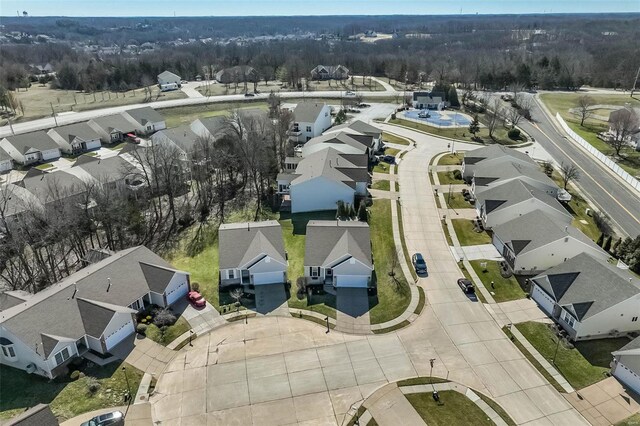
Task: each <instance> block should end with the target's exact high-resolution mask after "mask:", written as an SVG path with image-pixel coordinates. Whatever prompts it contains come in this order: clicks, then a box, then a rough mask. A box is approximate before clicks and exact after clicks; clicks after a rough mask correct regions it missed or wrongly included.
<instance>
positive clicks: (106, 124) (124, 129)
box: [89, 114, 136, 133]
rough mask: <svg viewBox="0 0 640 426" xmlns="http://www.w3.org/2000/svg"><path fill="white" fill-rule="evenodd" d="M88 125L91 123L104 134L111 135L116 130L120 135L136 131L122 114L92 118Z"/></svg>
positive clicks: (134, 126) (133, 125)
mask: <svg viewBox="0 0 640 426" xmlns="http://www.w3.org/2000/svg"><path fill="white" fill-rule="evenodd" d="M89 123H93V124H94V125H95V126H97V127H99V128H101V129H102V130H103V131H105V132H106V133H111V132H112V131H113V130H118V131H119V132H121V133H131V132H133V131H135V130H136V125H135V124H134V123H133V122H132V121H131V119H129V118H127V116H126V115H124V114H112V115H105V116H104V117H97V118H93V119H91V120H90V121H89Z"/></svg>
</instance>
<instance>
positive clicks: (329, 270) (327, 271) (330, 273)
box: [324, 268, 333, 276]
mask: <svg viewBox="0 0 640 426" xmlns="http://www.w3.org/2000/svg"><path fill="white" fill-rule="evenodd" d="M324 274H325V275H327V276H331V275H332V274H333V269H331V268H327V269H326V270H325V271H324Z"/></svg>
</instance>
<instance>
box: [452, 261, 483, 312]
mask: <svg viewBox="0 0 640 426" xmlns="http://www.w3.org/2000/svg"><path fill="white" fill-rule="evenodd" d="M458 268H460V270H461V271H462V275H464V277H465V278H466V279H468V280H469V281H471V282H473V279H472V278H471V274H469V271H468V270H467V267H466V266H464V263H463V262H458ZM476 297H477V298H478V300H480V302H481V303H487V299H485V297H484V295H483V294H482V292H481V291H480V290H478V289H476Z"/></svg>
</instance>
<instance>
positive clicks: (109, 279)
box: [107, 278, 111, 292]
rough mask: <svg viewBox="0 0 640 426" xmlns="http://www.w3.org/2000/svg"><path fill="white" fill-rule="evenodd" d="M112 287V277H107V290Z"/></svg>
mask: <svg viewBox="0 0 640 426" xmlns="http://www.w3.org/2000/svg"><path fill="white" fill-rule="evenodd" d="M109 289H111V278H107V292H109Z"/></svg>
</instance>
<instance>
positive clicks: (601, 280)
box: [533, 253, 640, 321]
mask: <svg viewBox="0 0 640 426" xmlns="http://www.w3.org/2000/svg"><path fill="white" fill-rule="evenodd" d="M533 281H534V282H535V283H536V284H537V285H539V286H540V287H541V288H542V289H543V290H544V291H545V292H546V293H547V294H549V295H550V296H551V297H552V298H553V299H554V300H555V301H556V302H557V303H558V304H559V305H560V306H563V307H567V308H569V309H570V310H573V311H574V313H575V314H576V316H577V318H578V320H580V321H582V320H584V319H587V318H589V317H592V316H594V315H595V314H597V313H599V312H602V311H604V310H605V309H608V308H610V307H612V306H615V305H617V304H618V303H620V302H623V301H625V300H627V299H630V298H632V297H633V296H635V295H637V294H640V280H639V279H638V278H637V277H636V276H634V275H632V274H631V273H630V272H628V271H625V270H622V269H620V268H617V267H616V266H615V265H612V264H610V263H608V262H607V261H604V260H600V259H597V258H595V257H593V256H591V255H589V254H587V253H581V254H579V255H577V256H575V257H573V258H571V259H569V260H567V261H566V262H564V263H561V264H560V265H558V266H554V267H553V268H551V269H549V270H548V271H546V272H545V273H544V274H541V275H538V276H536V277H534V278H533Z"/></svg>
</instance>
